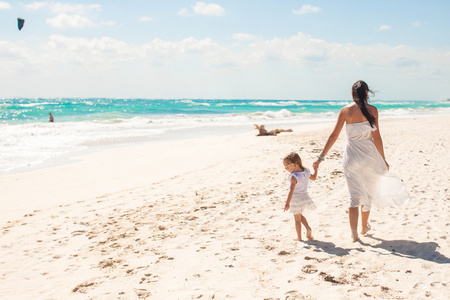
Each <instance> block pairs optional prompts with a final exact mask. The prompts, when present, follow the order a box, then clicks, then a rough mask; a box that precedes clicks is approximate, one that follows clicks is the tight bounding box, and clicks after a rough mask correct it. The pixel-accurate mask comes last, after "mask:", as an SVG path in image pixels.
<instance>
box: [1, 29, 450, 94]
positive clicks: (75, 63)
mask: <svg viewBox="0 0 450 300" xmlns="http://www.w3.org/2000/svg"><path fill="white" fill-rule="evenodd" d="M233 38H236V40H240V39H245V38H252V36H251V35H248V34H243V33H238V34H236V35H233ZM122 62H127V63H126V64H123V63H122ZM64 65H65V66H64ZM166 66H170V68H164V67H166ZM186 66H192V67H193V68H194V67H195V71H198V72H194V71H192V72H189V75H186V74H187V73H184V72H183V70H186ZM161 67H163V68H161ZM0 68H1V69H2V70H5V72H4V73H3V74H0V77H2V76H3V77H2V78H5V79H7V78H9V77H7V76H6V75H8V76H9V75H10V74H12V75H14V74H19V73H21V72H23V70H27V74H30V72H28V70H31V71H32V73H33V74H35V75H33V76H38V77H36V78H37V79H40V78H45V81H47V82H52V80H51V79H58V78H63V79H64V78H71V76H73V75H72V74H73V72H74V71H80V73H82V74H86V78H83V79H80V80H81V81H82V82H83V84H85V86H88V87H89V86H91V82H92V80H97V79H98V77H99V74H102V75H101V76H103V75H104V74H108V75H107V77H108V79H111V80H112V81H114V82H117V83H119V82H120V81H121V77H120V75H117V74H121V72H105V70H115V71H118V70H123V71H124V72H125V73H126V74H131V73H133V74H139V75H136V77H132V78H131V77H130V81H131V80H133V81H134V80H137V81H139V80H140V78H143V77H146V76H150V77H151V76H154V78H155V80H156V81H155V86H166V85H165V83H164V82H165V81H164V80H162V79H161V80H160V81H158V80H159V79H160V76H161V74H166V75H167V77H166V78H165V80H169V79H170V78H173V76H175V78H177V79H180V80H182V79H186V80H188V81H189V80H192V82H194V81H195V80H194V79H198V78H200V77H201V76H203V75H201V74H206V75H205V76H206V77H204V78H205V80H209V81H208V83H212V82H213V80H214V78H212V77H214V76H215V75H219V74H226V76H225V75H224V76H225V77H222V78H223V79H224V80H228V81H230V80H231V82H233V80H236V78H239V76H241V75H242V76H244V75H245V74H250V73H246V72H253V73H251V74H254V75H256V76H261V78H266V79H267V81H265V84H266V83H267V84H269V83H270V82H271V81H270V80H272V79H273V80H278V79H277V78H280V77H279V76H278V75H277V76H276V77H273V76H272V75H270V74H274V72H269V73H267V72H261V70H266V71H267V70H269V71H270V70H277V72H278V71H280V72H281V73H283V74H303V75H301V76H305V78H307V77H309V74H310V73H313V74H316V75H317V76H323V78H326V79H330V78H331V79H336V80H338V81H339V80H340V79H342V78H343V77H349V76H350V77H351V76H353V75H354V74H362V73H364V74H366V73H371V74H379V76H380V78H383V80H384V78H388V79H386V80H393V79H396V80H399V81H402V82H409V80H410V79H417V80H419V79H418V78H419V77H420V78H430V79H431V78H434V77H433V76H435V74H436V70H446V69H448V68H450V52H449V51H448V50H446V49H425V50H423V48H414V47H408V46H396V47H392V46H390V45H385V44H375V45H368V46H358V45H354V44H350V43H347V44H341V43H330V42H327V41H325V40H321V39H315V38H313V37H312V36H310V35H307V34H303V33H301V32H300V33H298V34H297V35H294V36H290V37H288V38H284V39H281V38H273V39H270V40H263V39H262V38H261V37H256V39H255V40H252V42H251V43H243V45H241V47H239V48H236V47H233V46H232V45H225V44H219V43H218V42H216V41H214V40H212V39H196V38H193V37H189V38H185V39H181V40H175V41H168V40H162V39H154V40H152V41H150V42H148V43H145V44H133V43H128V42H123V41H121V40H117V39H113V38H109V37H102V38H94V39H88V38H74V37H66V36H62V35H52V36H50V38H49V39H48V41H47V42H45V44H44V45H40V46H39V45H38V46H36V45H35V44H33V45H32V46H29V47H27V46H26V45H25V44H23V43H11V42H6V41H1V40H0ZM61 70H63V72H60V71H61ZM130 70H133V72H130ZM180 70H181V72H180ZM275 73H276V72H275ZM5 74H6V75H5ZM183 74H184V75H183ZM211 74H215V75H214V76H212V77H211ZM144 75H145V76H144ZM5 76H6V77H5ZM177 76H178V77H177ZM199 76H200V77H199ZM220 76H222V75H220ZM373 76H375V75H372V77H373ZM377 76H378V75H377ZM102 78H103V81H101V83H102V84H103V83H104V82H105V80H106V79H105V78H104V77H102ZM202 78H203V77H202ZM242 78H244V79H245V76H244V77H242ZM286 78H287V77H286ZM440 78H441V80H442V81H443V82H445V80H447V79H448V78H449V77H448V74H447V73H445V74H444V75H443V77H442V76H441V77H440ZM63 81H64V80H63ZM66 81H67V80H66ZM81 81H80V82H81ZM176 81H177V80H175V81H173V83H174V84H176ZM43 82H44V81H43ZM99 82H100V81H99ZM109 82H110V81H108V83H109ZM283 82H284V81H283V80H282V79H280V81H279V82H278V83H277V84H283ZM108 86H109V85H108V84H106V83H105V87H106V89H105V90H104V92H107V91H108V88H107V87H108ZM50 87H51V84H48V86H46V87H45V89H44V88H42V89H40V90H39V91H40V92H44V91H45V90H47V89H49V88H50ZM70 87H71V86H70V85H66V86H61V91H62V92H64V90H67V89H68V90H69V91H71V89H70ZM145 87H146V85H145V83H144V82H142V83H141V84H140V85H139V86H138V89H141V90H142V89H144V90H145ZM20 88H21V87H20V86H17V88H16V89H17V90H18V91H20ZM228 89H229V86H228V85H224V86H223V89H222V90H220V92H225V91H227V90H228ZM161 91H162V93H163V94H164V89H161ZM186 91H189V92H194V93H195V90H184V92H186ZM75 92H76V91H75ZM122 92H124V93H127V92H132V90H130V89H124V90H123V91H122ZM241 92H242V91H241ZM74 96H75V95H74ZM275 96H276V95H274V97H275ZM235 97H237V95H235ZM311 97H314V95H312V96H311Z"/></svg>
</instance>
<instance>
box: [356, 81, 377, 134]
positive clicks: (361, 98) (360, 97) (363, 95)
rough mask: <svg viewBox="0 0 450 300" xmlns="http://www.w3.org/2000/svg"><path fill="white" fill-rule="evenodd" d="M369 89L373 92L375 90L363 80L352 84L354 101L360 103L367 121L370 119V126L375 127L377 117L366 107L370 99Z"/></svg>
mask: <svg viewBox="0 0 450 300" xmlns="http://www.w3.org/2000/svg"><path fill="white" fill-rule="evenodd" d="M367 91H369V92H370V93H372V94H373V92H372V91H371V90H369V86H368V85H367V83H365V82H364V81H362V80H359V81H357V82H355V83H354V84H353V86H352V96H353V101H355V103H356V104H358V106H359V108H360V109H361V112H362V114H363V115H364V117H366V119H367V121H369V124H370V126H371V127H373V126H374V124H375V117H374V116H373V115H372V114H371V113H370V112H369V110H368V109H367V107H366V104H367V99H368V97H367Z"/></svg>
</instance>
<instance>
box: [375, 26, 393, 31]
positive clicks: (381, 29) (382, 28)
mask: <svg viewBox="0 0 450 300" xmlns="http://www.w3.org/2000/svg"><path fill="white" fill-rule="evenodd" d="M389 29H391V26H389V25H381V26H380V27H378V29H377V31H384V30H389Z"/></svg>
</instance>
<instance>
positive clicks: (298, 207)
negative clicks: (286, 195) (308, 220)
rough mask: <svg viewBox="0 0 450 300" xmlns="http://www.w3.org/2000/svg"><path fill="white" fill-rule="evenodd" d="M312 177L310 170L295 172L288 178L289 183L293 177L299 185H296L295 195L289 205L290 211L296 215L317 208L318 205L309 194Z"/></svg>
mask: <svg viewBox="0 0 450 300" xmlns="http://www.w3.org/2000/svg"><path fill="white" fill-rule="evenodd" d="M310 176H311V172H310V171H309V170H304V171H303V172H294V173H292V174H289V176H288V181H289V183H290V182H291V178H292V177H295V179H297V184H296V185H295V188H294V193H293V195H292V199H291V202H290V204H289V211H290V212H291V213H292V214H294V215H297V214H303V211H304V210H305V209H315V208H316V205H315V204H314V202H313V201H312V200H311V198H310V197H309V195H308V193H307V190H308V184H309V177H310Z"/></svg>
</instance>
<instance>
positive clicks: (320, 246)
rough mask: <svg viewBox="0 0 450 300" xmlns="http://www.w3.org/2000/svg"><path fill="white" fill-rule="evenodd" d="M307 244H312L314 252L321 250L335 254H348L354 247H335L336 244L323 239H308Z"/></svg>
mask: <svg viewBox="0 0 450 300" xmlns="http://www.w3.org/2000/svg"><path fill="white" fill-rule="evenodd" d="M307 244H308V245H310V246H314V247H315V249H313V251H315V252H321V251H323V252H326V253H328V254H333V255H337V256H345V255H348V254H349V253H350V250H354V249H344V248H341V247H336V245H335V244H333V243H330V242H323V241H318V240H313V241H308V242H307Z"/></svg>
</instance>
